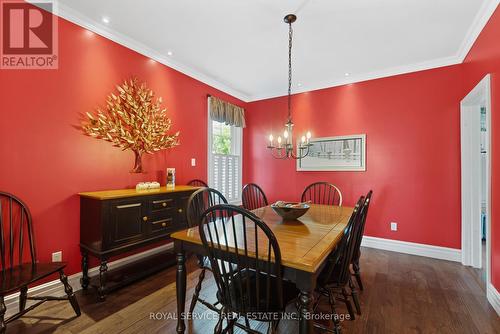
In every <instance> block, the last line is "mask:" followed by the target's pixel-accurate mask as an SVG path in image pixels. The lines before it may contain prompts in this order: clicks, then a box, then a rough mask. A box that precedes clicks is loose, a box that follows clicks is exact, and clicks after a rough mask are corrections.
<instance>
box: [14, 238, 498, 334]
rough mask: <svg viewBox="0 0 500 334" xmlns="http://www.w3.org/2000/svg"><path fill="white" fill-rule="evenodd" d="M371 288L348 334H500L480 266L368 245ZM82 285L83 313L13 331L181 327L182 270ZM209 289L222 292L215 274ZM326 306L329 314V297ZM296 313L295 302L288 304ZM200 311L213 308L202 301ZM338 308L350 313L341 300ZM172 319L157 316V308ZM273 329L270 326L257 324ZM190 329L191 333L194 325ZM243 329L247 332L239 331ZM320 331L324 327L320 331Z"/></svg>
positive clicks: (58, 311) (56, 306)
mask: <svg viewBox="0 0 500 334" xmlns="http://www.w3.org/2000/svg"><path fill="white" fill-rule="evenodd" d="M361 263H362V264H361V266H362V275H363V280H364V284H365V291H364V292H361V293H360V298H361V307H362V311H363V314H362V315H361V316H358V317H357V318H356V320H354V321H349V320H346V321H344V322H343V323H342V327H343V330H344V331H343V332H344V333H384V334H387V333H467V334H472V333H481V334H482V333H500V319H499V317H498V315H497V314H496V313H495V311H494V310H493V308H492V307H491V306H490V305H489V304H488V302H487V300H486V292H485V287H484V283H482V281H481V279H480V278H479V277H480V275H478V273H477V272H476V271H475V270H474V269H470V268H466V267H462V266H461V265H460V264H458V263H454V262H448V261H440V260H434V259H429V258H424V257H418V256H411V255H405V254H399V253H393V252H387V251H380V250H375V249H368V248H365V249H363V255H362V257H361ZM196 268H197V267H196V266H195V262H194V259H193V258H191V259H190V260H189V261H188V270H189V271H190V273H191V274H190V275H189V276H188V298H189V300H188V302H187V305H186V306H187V307H189V301H190V297H191V294H192V292H193V289H194V286H195V284H196V282H197V278H198V270H196ZM90 292H91V291H89V292H83V291H79V292H78V293H77V297H78V300H79V301H80V305H81V307H82V316H81V317H79V318H72V317H73V315H74V313H73V310H72V309H71V307H70V305H69V304H68V303H65V302H50V303H46V304H44V305H43V306H42V307H40V308H38V309H36V310H35V311H33V312H31V313H28V314H27V316H25V317H23V318H21V319H19V320H16V321H14V322H12V323H10V324H9V325H8V327H7V333H74V334H76V333H106V334H112V333H175V325H176V321H175V320H172V319H170V317H171V316H172V315H169V312H172V314H173V313H174V312H175V310H176V302H175V269H174V268H170V269H167V270H164V271H162V272H160V273H158V274H156V275H154V276H151V277H149V278H147V279H144V280H142V281H140V282H137V283H135V284H133V285H130V286H128V287H125V288H123V289H121V290H119V291H116V292H115V293H113V294H111V295H109V296H108V298H107V300H106V302H105V303H99V302H97V298H96V295H95V294H94V293H90ZM202 294H203V296H204V297H205V298H207V299H211V298H212V299H213V296H214V295H215V286H214V282H213V280H212V278H211V276H210V274H208V275H207V278H206V279H205V285H204V288H203V290H202ZM319 309H320V311H321V310H323V311H325V312H328V309H329V308H328V306H327V305H326V304H325V303H321V304H320V306H319ZM287 310H288V311H290V312H293V311H294V307H293V306H292V305H291V306H289V307H288V309H287ZM195 311H196V313H197V314H198V315H199V316H200V315H204V316H205V317H206V318H209V319H210V318H211V316H212V315H213V313H212V312H210V311H208V310H206V309H205V308H204V307H202V306H197V307H196V309H195ZM338 311H339V312H340V313H347V312H346V309H345V307H343V305H341V303H340V302H339V307H338ZM152 313H153V314H156V317H162V316H163V317H165V319H160V320H155V319H150V317H151V314H152ZM215 322H216V321H214V320H199V319H197V320H193V321H191V322H190V323H189V324H188V328H189V332H190V333H213V327H214V325H215ZM254 327H255V329H257V330H260V331H261V332H264V333H265V331H266V329H267V325H263V324H259V323H255V326H254ZM297 328H298V327H297V322H296V321H294V320H286V321H282V322H281V323H280V327H279V333H287V334H288V333H297V332H298V329H297ZM187 332H188V331H187ZM236 332H238V333H241V331H236ZM317 332H318V333H320V331H319V330H318V331H317Z"/></svg>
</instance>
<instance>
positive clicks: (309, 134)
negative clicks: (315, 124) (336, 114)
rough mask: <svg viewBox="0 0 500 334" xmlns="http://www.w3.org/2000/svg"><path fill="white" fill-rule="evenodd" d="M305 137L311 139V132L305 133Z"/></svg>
mask: <svg viewBox="0 0 500 334" xmlns="http://www.w3.org/2000/svg"><path fill="white" fill-rule="evenodd" d="M306 136H307V139H311V131H307V133H306Z"/></svg>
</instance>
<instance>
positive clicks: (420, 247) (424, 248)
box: [361, 236, 462, 262]
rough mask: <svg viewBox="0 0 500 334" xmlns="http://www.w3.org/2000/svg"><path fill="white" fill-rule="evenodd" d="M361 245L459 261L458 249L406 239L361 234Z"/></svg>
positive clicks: (460, 259)
mask: <svg viewBox="0 0 500 334" xmlns="http://www.w3.org/2000/svg"><path fill="white" fill-rule="evenodd" d="M361 245H362V246H364V247H369V248H376V249H383V250H387V251H391V252H398V253H404V254H411V255H418V256H425V257H432V258H434V259H440V260H448V261H455V262H461V261H462V256H461V251H460V249H455V248H447V247H439V246H431V245H426V244H417V243H413V242H407V241H399V240H391V239H383V238H376V237H369V236H363V240H362V242H361Z"/></svg>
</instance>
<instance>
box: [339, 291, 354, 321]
mask: <svg viewBox="0 0 500 334" xmlns="http://www.w3.org/2000/svg"><path fill="white" fill-rule="evenodd" d="M342 295H343V296H344V303H345V306H347V311H348V312H349V316H350V317H351V320H355V319H356V316H355V315H354V310H353V308H352V304H351V301H350V300H349V293H348V292H347V290H346V288H342Z"/></svg>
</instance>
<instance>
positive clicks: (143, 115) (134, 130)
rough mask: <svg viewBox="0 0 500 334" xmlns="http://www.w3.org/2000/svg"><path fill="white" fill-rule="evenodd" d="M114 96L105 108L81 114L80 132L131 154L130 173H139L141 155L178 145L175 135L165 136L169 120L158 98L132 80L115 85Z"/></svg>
mask: <svg viewBox="0 0 500 334" xmlns="http://www.w3.org/2000/svg"><path fill="white" fill-rule="evenodd" d="M116 89H117V90H118V95H115V94H113V93H112V94H111V95H109V96H108V99H107V102H106V109H105V110H102V109H100V108H98V109H97V112H96V113H95V114H94V113H89V112H87V113H86V115H84V117H83V118H84V119H83V120H82V123H81V129H82V131H83V133H84V134H85V135H87V136H90V137H94V138H98V139H102V140H106V141H108V142H111V143H113V146H115V147H119V148H121V149H122V150H124V151H125V150H131V151H132V152H134V154H135V165H134V169H132V170H131V171H130V172H131V173H142V155H143V154H144V153H154V152H157V151H160V150H163V149H167V148H171V147H174V146H177V145H179V132H176V133H175V134H168V131H169V130H170V126H171V124H172V121H171V120H170V119H169V118H168V117H167V114H166V112H167V111H166V109H165V108H162V106H161V104H162V98H161V97H160V98H157V99H155V98H154V93H153V91H152V90H151V89H149V88H147V87H146V84H144V83H139V82H138V80H137V79H136V78H132V79H131V80H128V81H125V82H124V83H123V84H122V85H121V86H116Z"/></svg>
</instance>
